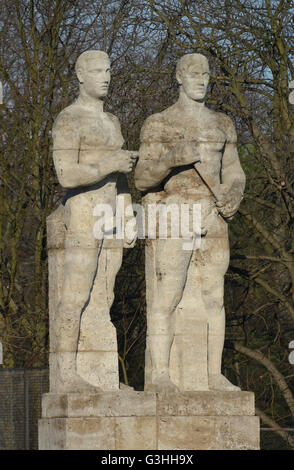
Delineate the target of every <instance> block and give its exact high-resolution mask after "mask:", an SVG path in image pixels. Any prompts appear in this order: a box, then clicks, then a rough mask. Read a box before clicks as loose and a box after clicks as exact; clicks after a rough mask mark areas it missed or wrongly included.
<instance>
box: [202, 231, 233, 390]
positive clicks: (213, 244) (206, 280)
mask: <svg viewBox="0 0 294 470" xmlns="http://www.w3.org/2000/svg"><path fill="white" fill-rule="evenodd" d="M201 251H202V257H203V259H204V265H201V264H200V265H199V270H200V280H201V293H202V299H203V302H204V305H205V310H206V313H207V318H208V383H209V389H210V390H240V389H239V387H236V386H235V385H232V384H231V383H230V382H229V381H228V380H227V379H226V378H225V377H224V376H223V375H222V374H221V364H222V352H223V347H224V339H225V309H224V276H225V273H226V271H227V269H228V265H229V244H228V239H227V238H207V239H203V241H202V248H201Z"/></svg>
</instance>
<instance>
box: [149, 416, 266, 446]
mask: <svg viewBox="0 0 294 470" xmlns="http://www.w3.org/2000/svg"><path fill="white" fill-rule="evenodd" d="M158 449H160V450H172V449H175V450H177V449H179V450H180V449H195V450H258V449H259V420H258V418H257V417H256V416H250V417H249V416H228V417H225V418H224V417H220V416H208V417H203V416H172V417H171V416H168V417H162V418H160V419H159V430H158Z"/></svg>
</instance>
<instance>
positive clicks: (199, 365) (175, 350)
mask: <svg viewBox="0 0 294 470" xmlns="http://www.w3.org/2000/svg"><path fill="white" fill-rule="evenodd" d="M181 320H182V321H181V322H180V321H179V322H177V325H176V330H175V336H174V342H173V345H172V348H171V355H170V378H171V380H172V381H173V383H174V384H175V385H176V386H177V387H178V388H179V389H180V390H185V391H188V390H192V391H194V390H208V370H207V349H208V344H207V341H208V324H207V323H206V322H202V323H200V322H198V321H197V320H196V321H195V319H183V318H181ZM189 320H190V321H189ZM177 326H178V328H177ZM183 364H185V367H183Z"/></svg>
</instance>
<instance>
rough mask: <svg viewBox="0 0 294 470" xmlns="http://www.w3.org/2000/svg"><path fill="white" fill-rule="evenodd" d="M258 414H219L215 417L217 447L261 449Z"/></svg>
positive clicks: (223, 448)
mask: <svg viewBox="0 0 294 470" xmlns="http://www.w3.org/2000/svg"><path fill="white" fill-rule="evenodd" d="M259 434H260V431H259V418H258V416H218V417H216V418H215V444H214V445H215V449H222V450H249V449H251V450H259Z"/></svg>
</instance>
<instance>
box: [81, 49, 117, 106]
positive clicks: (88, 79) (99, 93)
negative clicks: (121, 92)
mask: <svg viewBox="0 0 294 470" xmlns="http://www.w3.org/2000/svg"><path fill="white" fill-rule="evenodd" d="M79 80H80V82H81V83H82V86H83V90H84V91H85V92H86V94H87V95H88V96H91V97H92V98H96V99H100V98H104V97H105V96H107V93H108V87H109V83H110V61H109V60H107V58H105V59H104V58H101V57H97V59H96V58H89V59H88V60H86V61H85V65H84V67H83V69H82V70H80V71H79Z"/></svg>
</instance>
